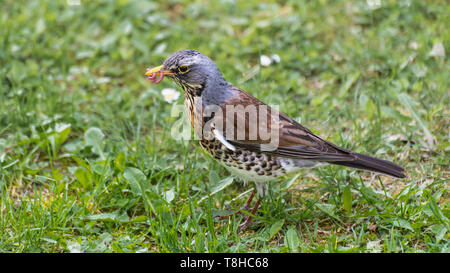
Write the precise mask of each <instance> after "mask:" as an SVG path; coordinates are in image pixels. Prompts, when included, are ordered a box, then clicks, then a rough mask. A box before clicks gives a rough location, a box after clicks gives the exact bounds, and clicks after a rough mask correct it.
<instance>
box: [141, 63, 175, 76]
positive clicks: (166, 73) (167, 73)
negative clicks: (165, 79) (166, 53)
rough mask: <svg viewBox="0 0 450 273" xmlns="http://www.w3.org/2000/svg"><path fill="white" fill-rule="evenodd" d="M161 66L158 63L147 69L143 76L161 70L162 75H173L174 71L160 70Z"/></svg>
mask: <svg viewBox="0 0 450 273" xmlns="http://www.w3.org/2000/svg"><path fill="white" fill-rule="evenodd" d="M162 68H163V66H162V65H160V66H157V67H154V68H152V69H147V71H146V72H145V74H144V75H145V76H152V75H153V73H157V74H160V73H161V72H163V75H173V74H175V73H173V72H171V71H169V70H164V71H162Z"/></svg>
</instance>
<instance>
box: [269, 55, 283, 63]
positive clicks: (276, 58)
mask: <svg viewBox="0 0 450 273" xmlns="http://www.w3.org/2000/svg"><path fill="white" fill-rule="evenodd" d="M270 59H272V61H273V62H274V63H279V62H280V61H281V58H280V56H278V54H273V55H272V56H270Z"/></svg>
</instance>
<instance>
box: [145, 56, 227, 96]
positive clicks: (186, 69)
mask: <svg viewBox="0 0 450 273" xmlns="http://www.w3.org/2000/svg"><path fill="white" fill-rule="evenodd" d="M145 75H146V76H149V79H150V80H152V81H153V82H155V83H159V82H161V81H162V79H163V78H164V76H167V77H169V78H171V79H173V80H174V81H175V82H176V83H177V84H178V85H179V86H180V87H181V88H182V89H183V90H184V91H185V93H186V94H187V95H192V96H200V95H201V93H202V92H203V90H205V89H216V88H215V87H217V86H223V85H225V84H226V81H225V79H224V77H223V75H222V73H221V72H220V70H219V68H218V67H217V65H216V64H215V63H214V62H213V61H212V60H211V59H210V58H209V57H207V56H206V55H204V54H202V53H200V52H198V51H196V50H180V51H177V52H175V53H173V54H172V55H170V56H169V57H167V59H166V60H165V61H164V63H163V65H161V66H158V67H155V68H153V69H147V72H146V73H145ZM158 75H159V78H158Z"/></svg>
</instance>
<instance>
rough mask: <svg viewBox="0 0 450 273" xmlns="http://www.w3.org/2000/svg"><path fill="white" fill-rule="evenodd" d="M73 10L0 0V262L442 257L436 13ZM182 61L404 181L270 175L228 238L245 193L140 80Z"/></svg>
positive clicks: (277, 4) (119, 4) (449, 150)
mask: <svg viewBox="0 0 450 273" xmlns="http://www.w3.org/2000/svg"><path fill="white" fill-rule="evenodd" d="M76 2H77V1H62V0H60V1H12V0H4V1H1V3H0V7H1V9H2V11H4V12H2V14H1V15H0V47H1V50H0V63H1V65H0V252H80V251H81V252H450V235H449V231H450V222H449V218H450V205H449V199H450V193H449V180H450V168H449V165H450V142H449V125H450V111H449V105H450V85H449V83H450V66H449V62H448V55H449V52H450V46H449V45H450V32H449V27H450V20H449V17H448V15H449V14H450V5H448V4H446V3H445V1H419V0H417V1H415V0H403V1H393V0H392V1H385V0H379V1H376V0H367V1H331V0H320V1H306V0H300V1H289V0H287V1H263V3H261V1H257V0H248V1H234V0H221V1H216V2H215V3H214V4H211V2H212V1H188V0H180V1H175V0H174V1H159V2H150V1H137V0H136V1H131V0H119V1H84V0H81V1H80V3H79V5H74V4H77V3H76ZM181 49H196V50H198V51H200V52H202V53H204V54H206V55H208V56H210V57H211V58H212V59H213V60H214V61H215V62H216V63H217V65H218V66H219V68H220V69H221V71H222V72H223V74H224V76H225V78H226V79H227V80H228V81H229V82H231V83H233V84H235V85H237V86H239V87H241V88H242V89H244V90H246V91H247V92H249V93H250V94H252V95H254V96H256V97H258V98H259V99H261V100H263V101H264V102H266V103H268V104H271V105H279V107H280V110H281V111H282V112H284V113H286V114H288V115H289V116H291V117H292V118H294V119H296V120H297V121H299V122H301V123H302V124H303V125H305V126H306V127H308V128H310V129H311V130H312V131H313V132H314V133H317V134H318V135H320V136H322V137H323V138H326V139H328V140H330V141H332V142H334V143H336V144H338V145H340V146H342V147H345V148H348V149H352V150H354V151H356V152H360V153H365V154H369V155H372V156H376V157H379V158H384V159H389V160H392V161H394V162H396V163H398V164H400V165H402V166H403V167H404V168H405V169H406V173H407V178H405V179H394V178H391V177H387V176H381V175H375V174H373V173H369V172H363V171H356V170H354V169H349V168H344V167H337V166H326V167H321V168H316V169H312V170H305V171H304V172H300V173H298V174H294V175H291V176H287V177H283V178H280V179H279V180H277V181H273V182H272V183H270V184H269V195H268V196H267V197H266V198H265V199H264V200H263V201H262V202H261V207H260V209H259V211H258V212H257V214H256V215H255V222H254V224H253V225H251V226H250V228H248V229H247V230H245V231H244V232H242V233H240V234H238V233H237V227H238V225H239V221H241V219H240V218H239V217H234V218H232V219H230V220H224V219H218V218H217V217H215V216H217V215H222V214H224V213H226V212H227V211H228V210H230V209H235V208H239V207H240V206H241V205H242V204H243V202H244V201H245V200H246V198H247V197H248V196H249V194H250V192H251V190H252V185H247V186H244V184H242V183H240V181H239V178H237V177H231V176H230V174H229V173H228V172H227V171H226V170H225V169H224V168H223V167H221V166H220V165H219V164H218V163H216V162H214V161H213V160H212V159H211V158H210V157H209V156H208V155H207V154H206V153H205V152H203V150H202V149H201V148H200V147H199V146H198V145H197V143H196V142H195V141H184V140H179V139H176V138H174V137H173V134H172V133H171V128H172V127H173V125H174V124H175V123H176V122H177V121H178V120H179V118H180V117H179V116H177V115H174V112H173V111H174V109H175V108H174V107H175V106H176V105H183V94H181V95H180V97H179V98H178V99H177V100H176V101H174V102H171V103H169V102H167V101H166V100H165V99H164V96H163V95H162V93H161V91H162V89H163V88H174V89H176V90H178V91H179V92H181V90H180V89H178V88H177V87H176V86H175V84H174V83H172V82H171V81H168V80H164V81H163V82H162V83H161V84H159V85H155V84H151V83H150V82H149V81H148V80H147V79H146V77H144V76H143V74H144V73H145V69H146V68H147V67H153V66H157V65H160V64H161V63H162V62H163V61H164V59H165V58H166V57H167V56H168V55H170V54H171V53H172V52H175V51H177V50H181ZM274 54H276V55H278V57H279V59H280V60H279V62H272V63H271V64H270V65H268V66H262V65H261V56H263V55H265V56H268V57H270V56H273V55H274ZM263 59H264V57H263Z"/></svg>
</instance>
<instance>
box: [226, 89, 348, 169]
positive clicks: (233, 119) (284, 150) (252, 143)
mask: <svg viewBox="0 0 450 273" xmlns="http://www.w3.org/2000/svg"><path fill="white" fill-rule="evenodd" d="M231 88H232V93H233V94H234V96H233V97H232V98H231V99H228V100H227V105H232V106H235V107H240V106H242V107H241V109H242V108H245V107H247V106H251V107H248V108H246V109H248V110H249V111H235V113H234V115H227V114H225V116H226V118H225V122H224V130H223V131H224V136H225V138H226V139H227V141H228V142H230V143H231V144H233V145H235V146H237V147H241V148H245V149H248V150H250V151H263V152H264V153H269V154H273V155H278V156H282V157H291V158H297V159H307V160H317V161H329V162H335V161H349V160H352V159H354V157H353V155H352V154H351V152H350V151H347V150H345V149H343V148H340V147H338V146H336V145H334V144H332V143H330V142H328V141H326V140H323V139H321V138H320V137H318V136H316V135H314V134H313V133H312V132H311V131H310V130H309V129H307V128H306V127H304V126H302V125H301V124H299V123H298V122H296V121H295V120H293V119H291V118H289V117H288V116H286V115H285V114H283V113H280V112H278V111H276V110H275V109H272V108H270V107H269V106H267V105H266V104H264V103H263V102H261V101H260V100H258V99H257V98H255V97H253V96H251V95H250V94H248V93H246V92H244V91H243V90H241V89H239V88H237V87H235V86H232V87H231ZM252 106H255V108H256V111H257V118H256V119H255V117H254V113H253V116H252V114H251V112H252V110H253V109H252ZM264 107H266V113H267V114H266V115H264V114H262V113H264ZM222 109H223V111H224V113H227V112H228V111H229V109H226V106H225V105H223V106H222ZM260 111H263V112H261V113H260ZM265 116H266V117H267V118H265V119H264V118H263V117H265ZM227 125H228V126H227ZM274 126H276V127H274ZM261 127H262V128H263V129H262V132H263V133H264V132H270V130H271V129H273V128H275V130H274V131H275V132H276V135H275V137H277V136H278V146H277V148H276V149H274V150H271V151H267V150H265V149H264V148H263V147H264V146H262V145H264V144H268V143H269V142H270V141H271V140H273V139H268V138H267V134H266V135H265V136H263V135H264V134H261V130H260V129H261ZM255 128H257V132H256V133H255ZM227 129H229V130H227ZM264 130H266V131H264ZM243 132H245V134H244V133H243ZM239 133H241V135H239ZM243 136H244V137H243ZM272 137H274V136H273V135H272Z"/></svg>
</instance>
